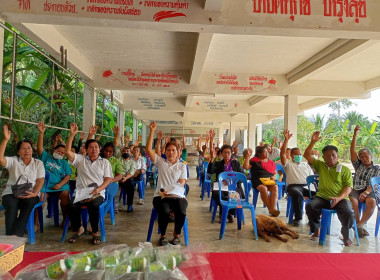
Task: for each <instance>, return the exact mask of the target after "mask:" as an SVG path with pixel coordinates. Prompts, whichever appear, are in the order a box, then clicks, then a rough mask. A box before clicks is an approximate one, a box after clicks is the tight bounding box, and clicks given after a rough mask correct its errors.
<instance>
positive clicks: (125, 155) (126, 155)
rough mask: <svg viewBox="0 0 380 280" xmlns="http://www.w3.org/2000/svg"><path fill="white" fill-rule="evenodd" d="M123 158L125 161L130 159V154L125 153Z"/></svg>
mask: <svg viewBox="0 0 380 280" xmlns="http://www.w3.org/2000/svg"><path fill="white" fill-rule="evenodd" d="M121 156H122V157H123V159H128V158H129V154H128V153H124V154H122V155H121Z"/></svg>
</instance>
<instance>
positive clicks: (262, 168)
mask: <svg viewBox="0 0 380 280" xmlns="http://www.w3.org/2000/svg"><path fill="white" fill-rule="evenodd" d="M243 168H244V169H251V182H252V187H253V188H255V189H256V190H258V191H259V192H260V195H261V199H262V201H263V202H264V204H265V205H266V206H267V207H268V210H269V213H270V214H271V215H273V216H274V217H277V216H278V215H280V211H278V210H276V205H277V200H278V186H277V185H275V184H274V185H271V186H266V185H264V183H263V182H262V181H261V180H260V179H262V178H270V179H271V180H275V179H276V176H275V173H276V165H275V164H274V162H273V161H271V160H270V159H268V151H267V149H266V148H265V146H264V147H261V146H258V147H256V154H255V156H254V157H253V158H252V159H251V160H250V159H249V156H246V157H245V160H244V165H243ZM268 191H270V192H271V195H270V197H269V193H268Z"/></svg>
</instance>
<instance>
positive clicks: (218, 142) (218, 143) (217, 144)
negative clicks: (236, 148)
mask: <svg viewBox="0 0 380 280" xmlns="http://www.w3.org/2000/svg"><path fill="white" fill-rule="evenodd" d="M219 145H220V140H219V139H218V141H216V146H217V147H219Z"/></svg>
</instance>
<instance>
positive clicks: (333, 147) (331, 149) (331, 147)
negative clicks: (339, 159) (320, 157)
mask: <svg viewBox="0 0 380 280" xmlns="http://www.w3.org/2000/svg"><path fill="white" fill-rule="evenodd" d="M327 151H335V152H336V153H338V148H337V147H336V146H333V145H327V146H325V147H324V148H323V149H322V154H324V153H325V152H327Z"/></svg>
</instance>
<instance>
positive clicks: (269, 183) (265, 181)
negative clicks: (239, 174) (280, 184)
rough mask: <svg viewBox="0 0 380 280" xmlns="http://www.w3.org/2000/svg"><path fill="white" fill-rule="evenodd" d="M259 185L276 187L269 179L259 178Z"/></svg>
mask: <svg viewBox="0 0 380 280" xmlns="http://www.w3.org/2000/svg"><path fill="white" fill-rule="evenodd" d="M260 181H261V183H263V185H265V186H274V185H276V182H275V181H274V180H272V179H271V178H260Z"/></svg>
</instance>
